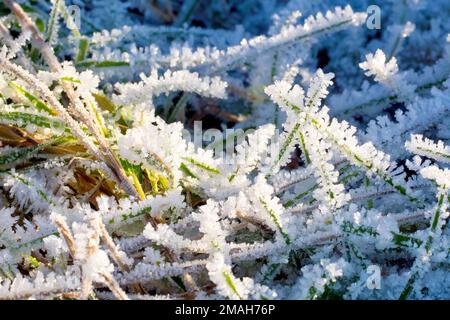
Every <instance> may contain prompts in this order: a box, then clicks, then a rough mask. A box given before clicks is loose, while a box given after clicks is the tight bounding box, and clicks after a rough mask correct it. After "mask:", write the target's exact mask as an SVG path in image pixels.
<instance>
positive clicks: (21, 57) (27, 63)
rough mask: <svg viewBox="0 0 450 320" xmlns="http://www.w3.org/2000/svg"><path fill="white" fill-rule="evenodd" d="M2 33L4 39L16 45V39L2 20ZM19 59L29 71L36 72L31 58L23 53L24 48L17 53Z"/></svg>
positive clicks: (0, 23) (0, 33)
mask: <svg viewBox="0 0 450 320" xmlns="http://www.w3.org/2000/svg"><path fill="white" fill-rule="evenodd" d="M0 35H1V37H2V38H3V39H4V41H5V42H6V43H7V44H8V45H9V46H10V47H12V46H14V39H13V37H12V36H11V34H10V33H9V30H8V28H7V27H6V26H5V25H4V24H3V22H1V21H0ZM16 55H17V60H18V62H19V63H20V64H21V65H22V66H23V67H24V68H25V69H27V70H28V71H29V72H31V73H35V72H36V70H35V69H34V67H33V65H32V64H31V62H30V60H28V58H27V57H26V56H25V55H24V54H23V51H22V50H19V51H18V52H17V53H16Z"/></svg>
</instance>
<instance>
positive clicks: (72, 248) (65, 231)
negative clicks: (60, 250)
mask: <svg viewBox="0 0 450 320" xmlns="http://www.w3.org/2000/svg"><path fill="white" fill-rule="evenodd" d="M53 223H54V224H55V225H56V227H57V228H58V231H59V234H61V235H62V236H63V238H64V240H65V241H66V244H67V247H68V248H69V252H70V255H71V256H72V258H73V259H75V254H76V251H77V250H76V249H77V248H76V245H75V239H74V238H73V236H72V233H71V232H70V230H69V227H68V226H67V223H66V222H65V221H64V219H63V218H62V217H61V216H60V215H56V216H55V217H54V219H53Z"/></svg>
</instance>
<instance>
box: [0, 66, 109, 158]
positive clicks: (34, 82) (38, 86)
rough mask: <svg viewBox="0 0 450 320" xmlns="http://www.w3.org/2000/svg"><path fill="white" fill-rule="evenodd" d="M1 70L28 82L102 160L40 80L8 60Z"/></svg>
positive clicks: (75, 123)
mask: <svg viewBox="0 0 450 320" xmlns="http://www.w3.org/2000/svg"><path fill="white" fill-rule="evenodd" d="M0 63H1V65H0V68H1V69H3V70H4V71H5V72H6V73H8V74H9V75H11V76H13V77H18V78H20V79H21V80H23V81H24V82H26V83H27V84H28V85H29V86H30V87H31V88H34V89H35V90H36V91H37V92H38V93H39V95H40V96H41V97H42V98H43V99H45V100H47V102H48V103H49V104H50V105H51V106H52V107H53V108H55V109H56V111H57V112H58V116H59V117H60V118H61V119H62V120H63V121H64V122H65V123H66V124H67V126H68V127H69V128H70V129H71V130H72V133H73V134H74V135H75V136H76V137H77V138H78V139H80V141H81V142H82V143H83V144H84V145H85V146H86V148H87V149H88V150H89V151H90V152H91V153H92V154H93V155H95V156H96V157H98V158H99V159H102V156H101V153H100V151H99V150H98V148H97V147H96V146H95V145H94V144H93V143H92V142H91V140H90V138H89V137H88V136H86V134H85V133H84V132H83V130H81V128H80V125H79V123H77V122H76V121H75V120H74V119H73V118H72V116H71V115H70V114H69V113H68V112H67V111H66V109H65V108H64V107H63V106H62V105H61V103H60V102H59V101H58V99H56V97H55V96H54V95H53V93H52V92H51V91H50V90H49V89H48V88H47V87H46V86H44V85H43V84H42V83H41V82H40V81H39V80H38V79H36V78H34V77H33V76H32V75H31V74H29V73H28V72H27V71H25V70H24V69H23V68H22V67H21V66H18V65H15V64H14V63H11V62H9V61H8V60H6V59H3V60H1V61H0Z"/></svg>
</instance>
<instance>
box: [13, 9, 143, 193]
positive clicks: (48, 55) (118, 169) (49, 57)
mask: <svg viewBox="0 0 450 320" xmlns="http://www.w3.org/2000/svg"><path fill="white" fill-rule="evenodd" d="M4 2H5V4H6V5H7V6H8V7H9V8H10V9H11V11H12V12H13V13H14V14H15V15H16V17H17V19H18V20H19V22H20V24H21V25H22V28H24V29H26V30H28V31H30V32H31V36H32V39H33V44H34V46H35V47H36V48H37V49H38V50H39V51H40V52H41V54H42V57H43V58H44V60H45V61H46V62H47V64H48V66H49V67H50V70H51V71H53V72H58V71H61V64H60V63H59V61H58V59H57V57H56V56H55V53H54V52H53V49H52V48H51V47H50V46H49V45H48V43H46V42H45V40H44V38H43V37H42V36H41V34H40V32H39V30H38V29H37V27H36V25H35V24H34V23H33V21H32V20H31V19H30V17H29V16H28V15H27V14H26V13H25V11H23V9H22V7H21V6H20V5H18V4H17V3H16V2H15V1H13V0H4ZM61 86H62V87H63V89H64V90H65V92H66V94H67V96H68V98H69V100H70V102H71V108H72V109H73V110H77V111H78V113H79V114H81V115H83V116H82V117H81V120H83V122H84V123H85V124H86V126H87V127H88V129H89V131H90V132H91V133H92V134H93V135H94V137H95V138H96V139H97V141H98V143H99V146H100V149H101V150H102V151H103V153H104V154H105V157H106V159H107V160H108V162H109V165H110V166H111V167H112V170H113V171H114V174H115V177H116V179H117V180H118V183H119V185H120V186H121V187H122V188H123V189H124V190H125V191H126V192H127V193H128V194H130V195H131V196H134V197H136V198H139V194H138V193H137V191H136V189H135V188H134V186H133V184H132V183H131V182H130V180H129V179H128V177H127V176H126V174H125V172H124V171H123V168H122V166H121V165H120V164H119V162H118V160H117V158H116V156H115V155H114V154H113V152H112V150H111V149H110V148H109V146H108V144H107V142H106V140H105V139H104V137H103V136H102V135H101V134H100V133H99V131H98V128H97V127H96V126H95V124H94V119H93V118H92V116H89V115H88V116H86V113H88V112H87V111H86V108H84V106H83V103H82V102H81V100H80V98H79V97H78V96H77V94H76V93H75V90H74V89H73V86H72V84H71V83H69V82H67V81H64V80H62V81H61ZM72 120H73V119H72ZM88 149H89V150H95V149H93V148H88ZM94 154H96V155H99V154H98V153H94ZM99 159H102V157H99Z"/></svg>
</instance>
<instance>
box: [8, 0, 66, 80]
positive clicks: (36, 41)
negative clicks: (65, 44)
mask: <svg viewBox="0 0 450 320" xmlns="http://www.w3.org/2000/svg"><path fill="white" fill-rule="evenodd" d="M3 2H4V3H5V4H6V6H8V7H9V9H11V11H12V12H13V13H14V15H15V16H16V17H17V20H19V22H20V24H21V26H22V28H23V29H25V30H27V31H29V32H30V33H31V37H32V39H33V45H34V46H35V47H36V48H37V49H38V50H39V51H40V52H41V54H42V57H43V58H44V60H45V61H46V62H47V63H48V65H49V67H50V69H53V70H57V71H59V70H60V69H61V65H60V64H59V61H58V59H57V58H56V56H55V54H54V52H53V49H52V48H51V47H50V46H49V45H48V44H47V43H46V42H45V40H44V38H43V37H42V36H41V34H40V32H39V30H38V29H37V27H36V25H35V24H34V22H33V21H32V20H31V18H30V17H29V16H28V15H27V14H26V13H25V11H24V10H23V9H22V7H21V6H20V5H19V4H17V2H16V1H14V0H3Z"/></svg>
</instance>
